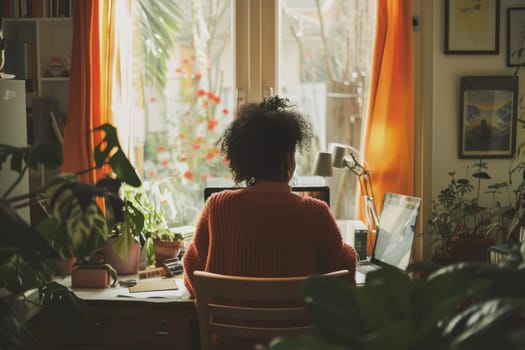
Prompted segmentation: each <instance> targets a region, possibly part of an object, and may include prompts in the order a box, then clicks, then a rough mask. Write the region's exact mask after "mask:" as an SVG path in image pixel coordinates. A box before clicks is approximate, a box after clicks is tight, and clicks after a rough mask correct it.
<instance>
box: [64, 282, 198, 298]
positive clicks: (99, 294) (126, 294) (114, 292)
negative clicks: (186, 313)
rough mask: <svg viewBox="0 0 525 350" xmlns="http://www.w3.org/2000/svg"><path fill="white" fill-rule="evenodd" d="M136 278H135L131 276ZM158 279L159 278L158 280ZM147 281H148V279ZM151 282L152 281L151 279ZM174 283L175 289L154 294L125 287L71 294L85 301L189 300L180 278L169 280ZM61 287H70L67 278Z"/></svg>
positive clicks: (189, 296) (85, 290)
mask: <svg viewBox="0 0 525 350" xmlns="http://www.w3.org/2000/svg"><path fill="white" fill-rule="evenodd" d="M131 277H132V278H136V277H137V276H131ZM159 279H160V278H159ZM148 280H149V279H148ZM152 280H153V279H152ZM171 280H172V281H175V283H176V286H177V289H170V290H161V291H154V292H135V293H131V292H130V291H129V289H128V288H127V287H122V286H121V287H117V288H102V289H78V288H77V289H73V292H74V293H75V295H76V296H78V297H79V298H80V299H85V300H115V298H129V299H133V300H141V299H142V300H146V299H147V300H148V301H151V302H155V301H158V302H162V301H166V299H168V300H169V299H188V300H189V299H190V298H191V295H190V293H189V292H188V290H187V289H186V287H185V286H184V280H183V279H182V278H177V277H175V278H171ZM61 283H62V284H63V285H65V286H67V287H70V286H71V281H70V278H69V276H68V277H67V278H65V279H64V280H63V281H62V282H61Z"/></svg>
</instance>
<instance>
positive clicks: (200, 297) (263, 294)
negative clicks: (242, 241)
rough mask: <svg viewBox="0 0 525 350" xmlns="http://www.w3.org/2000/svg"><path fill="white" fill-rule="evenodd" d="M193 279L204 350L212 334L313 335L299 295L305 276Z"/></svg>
mask: <svg viewBox="0 0 525 350" xmlns="http://www.w3.org/2000/svg"><path fill="white" fill-rule="evenodd" d="M326 275H327V276H334V277H339V278H347V277H348V275H349V272H348V270H341V271H335V272H332V273H328V274H326ZM193 276H194V279H193V284H194V289H195V294H196V298H197V312H198V317H199V327H200V340H201V349H203V350H208V349H210V346H211V335H212V334H213V335H221V336H232V337H241V338H252V339H271V338H274V337H277V336H294V335H301V334H308V333H313V332H314V326H313V325H312V323H311V322H310V321H308V315H307V310H306V306H305V305H304V302H303V299H302V294H301V285H302V283H303V281H304V280H305V279H307V278H308V276H304V277H286V278H283V277H280V278H266V277H240V276H229V275H220V274H215V273H209V272H204V271H195V272H194V275H193ZM232 304H234V305H235V306H232ZM243 304H245V305H247V304H249V305H250V306H241V305H243ZM252 305H265V306H252ZM268 305H296V306H289V307H288V306H278V307H270V306H268ZM243 322H244V323H246V325H243ZM283 322H284V323H283ZM272 324H273V325H272ZM294 324H297V325H294Z"/></svg>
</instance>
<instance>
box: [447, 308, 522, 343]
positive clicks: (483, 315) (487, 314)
mask: <svg viewBox="0 0 525 350" xmlns="http://www.w3.org/2000/svg"><path fill="white" fill-rule="evenodd" d="M524 311H525V300H524V299H523V298H519V299H517V298H500V299H492V300H487V301H485V302H482V303H478V304H475V305H473V306H471V307H469V308H468V309H466V310H464V311H463V312H461V313H459V314H458V315H456V316H455V317H454V318H452V319H451V320H450V322H448V324H447V327H446V328H445V329H444V331H443V335H444V336H445V337H450V338H452V340H451V344H452V346H453V347H457V348H463V347H464V346H465V344H468V343H470V342H472V341H473V339H475V338H476V337H480V336H482V335H483V334H486V333H487V332H490V331H491V330H493V329H495V328H496V327H498V325H502V324H504V322H505V321H507V320H509V319H510V318H512V317H516V316H519V315H520V314H522V313H523V312H524ZM521 322H523V320H521ZM501 338H503V337H501ZM501 340H503V339H501ZM500 344H501V343H500ZM506 349H508V347H506ZM516 349H517V348H516Z"/></svg>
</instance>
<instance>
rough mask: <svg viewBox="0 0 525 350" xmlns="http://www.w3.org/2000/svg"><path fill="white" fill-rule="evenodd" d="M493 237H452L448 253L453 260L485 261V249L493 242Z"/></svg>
mask: <svg viewBox="0 0 525 350" xmlns="http://www.w3.org/2000/svg"><path fill="white" fill-rule="evenodd" d="M494 242H495V241H494V238H461V237H453V238H452V240H451V242H450V255H451V260H452V261H453V262H464V261H470V262H487V261H488V259H487V250H488V249H489V247H490V246H491V245H493V244H494Z"/></svg>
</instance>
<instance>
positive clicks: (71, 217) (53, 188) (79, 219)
mask: <svg viewBox="0 0 525 350" xmlns="http://www.w3.org/2000/svg"><path fill="white" fill-rule="evenodd" d="M106 194H107V193H106V192H105V191H104V190H103V189H100V188H98V187H97V186H95V185H93V184H87V183H83V182H78V180H77V178H76V176H75V175H73V174H61V175H59V176H57V177H55V178H54V179H53V180H52V182H51V183H50V185H49V186H48V187H47V189H46V196H47V198H50V200H49V203H48V210H49V211H50V213H51V216H52V218H53V220H54V224H53V223H51V222H47V223H45V225H47V226H42V227H41V228H47V230H45V231H47V232H49V231H52V230H55V231H56V232H55V234H57V235H62V236H61V237H60V238H59V239H60V240H61V241H63V242H67V245H66V246H70V247H71V249H72V252H73V254H74V255H75V256H77V257H85V256H89V255H90V254H92V253H93V251H94V250H96V249H98V248H100V247H101V246H102V244H103V243H104V241H105V240H106V238H107V237H108V233H109V228H108V225H107V221H106V217H105V216H104V213H103V212H102V211H101V209H100V207H99V206H98V203H97V198H98V197H105V196H106ZM64 232H65V233H66V234H65V235H64Z"/></svg>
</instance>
